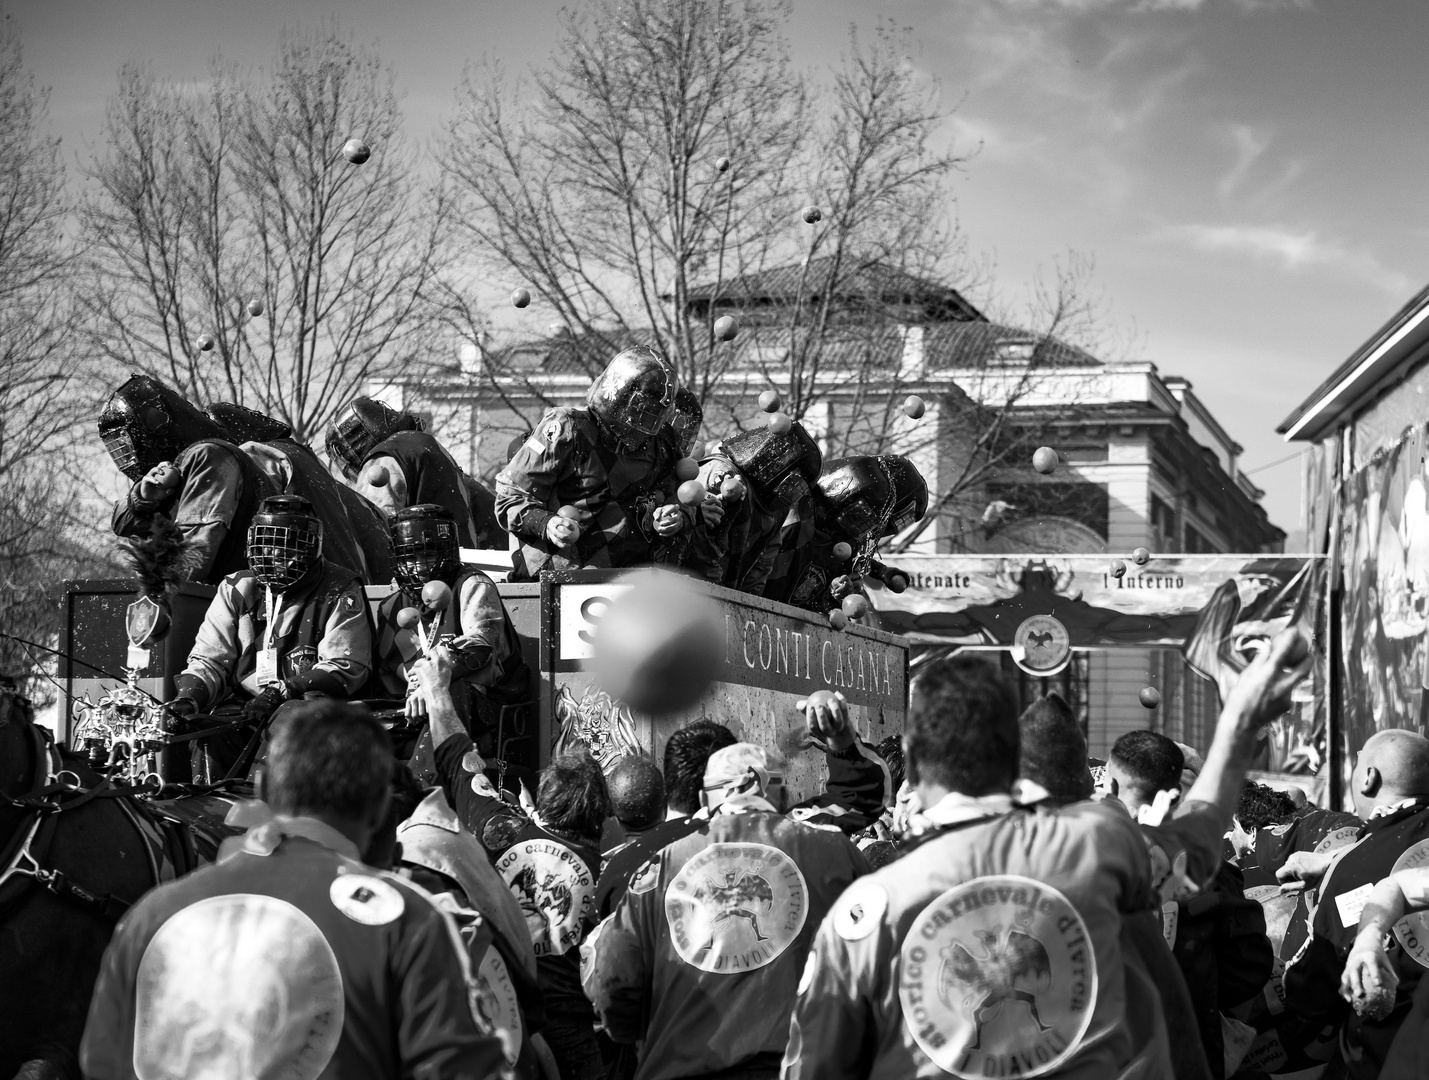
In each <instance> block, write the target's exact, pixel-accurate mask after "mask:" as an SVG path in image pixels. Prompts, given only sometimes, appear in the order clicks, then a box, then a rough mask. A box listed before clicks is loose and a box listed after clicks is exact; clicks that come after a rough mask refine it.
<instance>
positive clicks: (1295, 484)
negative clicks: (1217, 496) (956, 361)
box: [0, 0, 1429, 531]
mask: <svg viewBox="0 0 1429 1080" xmlns="http://www.w3.org/2000/svg"><path fill="white" fill-rule="evenodd" d="M561 7H562V5H561V4H560V3H556V2H551V0H521V2H519V3H518V2H514V0H241V2H237V0H3V7H0V10H4V11H5V12H6V13H7V14H8V15H9V16H11V17H13V18H14V19H15V21H16V22H17V23H18V25H19V28H20V32H21V36H22V41H23V44H24V50H25V61H26V65H27V66H28V67H29V69H30V70H31V71H32V72H33V73H34V75H35V77H36V79H37V80H38V82H39V83H40V84H41V85H42V86H45V87H48V88H49V92H50V122H51V124H52V127H53V129H54V131H55V133H56V134H58V135H59V136H60V137H61V138H62V139H63V145H64V148H65V150H66V154H67V156H68V158H69V160H70V163H71V167H72V168H75V169H76V172H77V171H78V168H77V166H78V162H80V161H81V160H82V159H83V158H84V157H85V156H87V153H88V150H89V148H91V147H93V146H95V145H96V143H97V142H98V141H99V139H100V128H101V124H102V122H103V117H104V108H105V99H106V97H107V96H108V95H109V94H110V93H111V92H112V91H113V89H114V86H115V83H116V77H117V74H118V71H119V68H120V66H121V65H122V64H125V63H130V62H139V63H148V64H150V65H151V66H152V67H153V70H154V71H155V73H156V74H158V75H159V76H161V77H164V78H171V79H176V80H187V79H201V78H203V77H204V75H205V73H206V70H207V68H208V65H209V62H210V60H211V59H212V58H213V57H215V56H216V55H220V54H221V55H222V57H223V58H224V59H225V60H226V61H229V62H232V63H237V64H239V65H254V66H257V65H261V64H263V63H264V62H265V61H267V60H268V59H269V58H270V57H271V55H272V53H273V51H274V46H275V44H276V41H277V38H278V35H279V33H280V31H281V30H282V29H283V28H284V27H285V26H292V25H294V24H300V23H301V24H311V23H315V22H317V21H318V20H319V19H322V18H324V17H327V16H333V15H336V16H338V17H339V19H340V25H341V27H342V28H343V29H344V30H346V31H348V32H350V33H351V34H352V35H353V36H354V37H356V38H357V39H358V40H359V41H362V42H365V43H373V44H376V45H377V47H378V48H379V50H380V52H381V54H382V56H383V58H384V59H385V60H387V61H388V62H389V63H391V64H392V66H393V68H394V71H395V76H396V81H397V85H398V87H399V88H400V89H401V90H402V91H403V92H404V102H403V104H404V108H405V110H406V115H407V118H408V124H409V127H410V131H411V133H412V134H413V135H414V136H416V137H418V138H426V137H429V136H431V135H432V134H434V133H435V132H437V131H438V130H439V129H440V127H441V125H442V123H443V120H444V118H445V117H446V115H447V114H448V113H449V112H450V110H451V107H452V102H453V99H454V90H455V87H456V86H457V84H458V83H459V81H460V79H461V75H462V71H463V68H464V67H465V66H466V65H467V64H468V63H469V62H472V61H476V60H478V59H480V58H481V57H482V56H484V55H490V56H497V57H500V58H501V59H502V60H503V61H504V62H505V63H506V64H507V65H508V66H509V67H511V68H513V69H520V68H522V67H524V66H526V65H529V64H539V63H541V62H542V61H544V60H545V59H546V57H548V56H549V54H550V52H551V50H552V49H553V48H554V46H555V45H556V43H557V41H558V38H559V29H560V10H561ZM792 7H793V12H792V17H791V20H790V34H791V39H792V42H793V47H794V56H795V60H796V62H797V63H799V64H800V65H801V66H806V67H809V68H816V67H820V66H823V65H827V64H829V63H832V62H835V61H836V60H837V58H838V56H839V54H840V52H841V51H842V50H843V48H844V47H845V45H846V42H847V32H848V28H849V26H850V24H852V23H854V22H859V23H862V24H863V25H865V26H866V25H869V24H870V23H871V21H872V20H874V19H877V18H883V19H887V20H890V21H891V22H893V23H895V24H897V25H900V26H904V27H907V28H909V29H910V31H911V36H912V39H913V40H914V41H915V42H916V44H917V47H918V51H917V53H916V55H915V56H914V58H913V59H914V62H915V63H916V64H917V65H918V67H919V68H920V70H921V71H922V72H923V73H924V74H925V75H926V76H927V77H928V78H930V79H936V80H937V82H938V84H939V85H940V86H941V89H942V95H943V102H944V104H945V106H947V107H948V108H949V109H950V110H951V114H950V116H949V119H948V120H947V123H946V127H945V130H944V133H943V134H944V137H946V138H950V139H952V140H953V145H954V146H955V147H956V148H957V149H959V150H960V151H967V152H968V153H969V154H971V159H970V160H969V161H968V162H967V163H966V165H965V167H964V168H963V170H962V171H961V172H960V173H959V174H958V176H957V178H956V179H955V181H954V183H953V188H954V191H955V195H956V204H957V205H956V209H957V214H958V219H959V221H960V224H961V228H962V231H963V233H964V235H965V237H966V239H967V243H968V245H969V248H970V250H971V251H972V252H973V253H974V254H975V255H977V256H979V257H981V258H985V259H987V260H990V261H991V262H992V263H993V264H995V267H996V273H995V278H994V280H995V282H996V283H997V286H998V288H999V289H1000V290H1001V293H1002V295H1004V296H1005V297H1007V298H1008V299H1009V300H1010V301H1011V302H1013V303H1015V301H1016V297H1017V296H1018V295H1019V294H1020V291H1021V290H1023V289H1024V288H1025V285H1026V283H1027V282H1029V281H1031V280H1033V279H1034V278H1035V277H1036V275H1037V274H1038V273H1039V272H1042V273H1046V272H1047V271H1048V270H1050V268H1051V267H1052V266H1053V263H1054V260H1056V259H1057V258H1059V257H1064V256H1065V255H1066V253H1067V252H1069V251H1071V252H1076V253H1077V254H1078V255H1080V256H1084V257H1087V258H1090V259H1093V260H1094V262H1095V278H1094V281H1095V288H1096V290H1097V291H1098V292H1099V294H1100V295H1101V296H1102V297H1103V298H1104V300H1105V305H1106V319H1107V325H1108V327H1109V328H1112V329H1114V330H1115V331H1116V332H1117V333H1116V336H1117V337H1119V338H1121V339H1122V340H1123V341H1130V342H1131V345H1130V347H1129V353H1128V358H1135V359H1145V360H1150V361H1152V362H1153V363H1155V364H1156V365H1157V367H1158V368H1159V369H1160V371H1161V372H1162V373H1163V374H1174V375H1181V376H1185V377H1186V378H1188V379H1190V380H1191V382H1192V383H1193V385H1194V387H1195V392H1196V394H1197V395H1199V396H1200V397H1201V398H1202V400H1204V401H1205V402H1206V403H1207V405H1208V406H1209V407H1210V409H1211V410H1212V412H1213V413H1214V414H1215V416H1216V417H1217V418H1218V419H1219V420H1220V421H1221V423H1222V425H1223V426H1224V427H1225V428H1226V429H1227V431H1229V433H1230V434H1231V436H1232V437H1233V438H1235V439H1236V440H1237V441H1238V442H1240V443H1241V444H1242V445H1243V446H1244V447H1245V453H1244V455H1243V457H1242V467H1243V468H1244V469H1246V470H1248V471H1252V470H1253V474H1252V479H1253V480H1254V481H1255V482H1256V483H1257V484H1259V485H1260V486H1261V487H1263V488H1265V489H1266V491H1267V496H1266V506H1267V509H1268V510H1269V511H1270V514H1271V518H1272V520H1274V521H1275V522H1276V523H1277V524H1279V525H1281V526H1282V527H1283V528H1286V529H1287V530H1291V531H1294V530H1295V529H1296V527H1297V526H1298V522H1299V514H1300V482H1299V468H1298V463H1297V461H1295V460H1293V459H1292V460H1290V461H1282V460H1281V459H1284V458H1286V457H1287V456H1289V455H1293V454H1295V452H1296V451H1297V449H1298V447H1297V446H1296V445H1295V444H1289V445H1287V444H1285V443H1284V442H1282V441H1281V440H1280V438H1279V436H1277V435H1276V434H1275V427H1276V425H1277V424H1278V423H1279V422H1280V421H1281V420H1282V419H1284V417H1285V416H1286V415H1287V414H1288V413H1289V412H1290V411H1291V410H1292V409H1293V408H1294V407H1295V406H1296V405H1297V404H1298V403H1299V402H1300V401H1301V400H1302V399H1303V398H1304V397H1305V396H1306V395H1307V394H1308V393H1310V392H1311V391H1312V390H1313V389H1314V388H1315V387H1316V386H1317V385H1319V383H1320V382H1321V381H1322V380H1323V379H1324V378H1325V377H1326V376H1327V375H1328V374H1329V373H1330V372H1331V371H1332V370H1333V369H1334V368H1335V367H1337V366H1338V365H1339V364H1340V363H1341V362H1342V361H1344V359H1345V358H1346V357H1348V356H1349V355H1350V354H1351V353H1352V352H1353V351H1354V350H1355V349H1356V348H1357V347H1358V346H1359V345H1360V344H1361V343H1362V342H1364V341H1365V340H1366V339H1367V338H1369V337H1370V336H1371V335H1372V334H1373V333H1374V331H1375V330H1376V329H1377V328H1378V327H1379V326H1380V325H1381V324H1383V323H1384V321H1385V320H1386V319H1387V318H1388V317H1389V316H1391V315H1392V314H1393V313H1394V312H1395V311H1397V310H1398V309H1399V308H1400V307H1401V306H1402V305H1403V304H1404V303H1405V302H1406V301H1407V300H1408V299H1409V298H1410V296H1411V295H1413V293H1415V292H1416V291H1417V290H1418V289H1419V288H1421V287H1422V286H1423V285H1424V284H1425V283H1426V282H1429V244H1426V240H1429V222H1426V213H1425V198H1424V196H1425V186H1426V178H1429V137H1426V135H1429V132H1426V127H1429V109H1425V108H1424V105H1425V104H1426V102H1429V65H1425V64H1424V63H1423V59H1422V43H1423V42H1424V41H1426V40H1429V4H1426V3H1424V0H885V2H878V0H793V5H792ZM1277 462H1278V464H1277Z"/></svg>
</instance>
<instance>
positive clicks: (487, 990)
mask: <svg viewBox="0 0 1429 1080" xmlns="http://www.w3.org/2000/svg"><path fill="white" fill-rule="evenodd" d="M396 837H397V841H398V842H399V843H400V845H401V848H400V851H401V856H402V861H401V865H400V867H399V869H398V873H400V874H402V875H403V876H404V877H406V878H409V879H410V880H411V881H412V882H413V883H414V884H416V885H419V886H421V887H422V888H424V889H426V890H427V891H428V892H430V893H432V894H433V895H434V896H435V897H436V898H437V901H438V903H440V904H441V905H442V906H443V907H444V908H445V909H446V910H447V911H449V912H450V913H451V915H452V917H453V918H454V919H455V920H456V923H457V927H458V928H459V929H460V931H461V936H462V940H463V941H464V942H465V943H466V946H467V951H468V954H469V955H470V957H471V969H472V971H473V972H474V973H475V975H476V982H477V986H478V988H479V990H480V991H481V993H480V996H479V998H478V1001H477V1008H478V1010H479V1011H480V1013H481V1014H482V1015H483V1016H484V1017H486V1019H487V1020H488V1021H489V1022H490V1023H491V1026H492V1027H493V1028H494V1029H495V1030H496V1033H497V1035H498V1036H499V1037H500V1039H501V1044H502V1046H503V1047H504V1048H505V1050H506V1059H507V1061H509V1062H510V1063H511V1064H512V1065H513V1066H514V1067H515V1068H516V1070H517V1073H518V1075H519V1076H521V1077H522V1078H523V1080H541V1076H542V1071H541V1062H542V1061H544V1060H546V1059H547V1058H548V1056H549V1054H550V1050H549V1049H548V1048H547V1047H546V1045H545V1041H544V1039H542V1038H541V1036H540V1031H541V1028H542V1027H543V1026H544V1025H545V1019H546V1016H545V1002H544V999H543V996H542V993H541V988H540V985H539V983H538V981H537V976H536V951H535V949H534V948H533V946H532V944H531V933H530V931H529V930H528V929H527V928H526V919H525V916H524V914H523V913H522V911H521V907H520V905H519V904H518V903H517V902H516V898H515V897H514V896H512V894H511V891H510V890H509V889H508V888H507V887H506V882H505V881H503V880H502V878H501V875H500V874H498V873H497V872H496V868H495V867H493V866H492V865H491V862H490V861H489V860H488V859H487V857H486V852H485V851H484V850H483V849H482V846H481V844H480V843H478V842H477V840H476V838H475V837H474V836H472V835H471V834H470V833H469V832H467V831H466V830H465V829H464V828H462V825H461V822H460V821H458V820H457V816H456V812H455V811H454V810H452V808H451V805H450V804H449V803H448V802H447V800H446V797H445V796H444V795H443V794H442V792H441V790H440V789H433V790H432V791H431V792H429V793H428V794H427V795H426V797H425V798H423V799H422V800H421V801H420V805H418V806H416V807H415V808H414V810H413V812H412V813H411V814H410V815H403V821H402V824H401V825H400V826H399V827H398V829H397V832H396Z"/></svg>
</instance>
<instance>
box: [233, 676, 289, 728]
mask: <svg viewBox="0 0 1429 1080" xmlns="http://www.w3.org/2000/svg"><path fill="white" fill-rule="evenodd" d="M287 699H288V695H287V692H286V691H285V690H284V689H283V687H282V686H281V685H279V686H267V687H264V688H263V692H262V693H261V694H259V695H258V696H257V697H255V698H254V699H253V700H252V701H250V702H249V703H248V704H247V705H245V706H243V719H245V720H247V721H249V722H250V723H255V724H261V723H262V722H263V721H265V720H267V719H268V717H270V716H272V715H273V713H274V712H275V711H276V710H277V708H278V706H279V705H281V704H283V702H284V701H286V700H287Z"/></svg>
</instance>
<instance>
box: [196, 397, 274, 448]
mask: <svg viewBox="0 0 1429 1080" xmlns="http://www.w3.org/2000/svg"><path fill="white" fill-rule="evenodd" d="M204 414H205V415H206V416H207V417H208V418H209V419H210V420H212V421H213V422H214V423H215V424H217V425H218V426H219V427H221V428H223V430H224V431H226V432H228V439H229V441H230V442H236V443H246V442H272V441H273V440H274V439H291V438H292V437H293V429H292V428H290V427H289V426H288V425H287V424H285V423H283V421H281V420H275V419H273V417H271V416H269V415H268V414H267V413H261V412H259V411H258V410H257V409H250V408H248V407H247V406H246V405H235V404H234V403H233V402H231V401H215V402H214V403H213V404H212V405H210V406H209V407H208V408H207V409H205V410H204Z"/></svg>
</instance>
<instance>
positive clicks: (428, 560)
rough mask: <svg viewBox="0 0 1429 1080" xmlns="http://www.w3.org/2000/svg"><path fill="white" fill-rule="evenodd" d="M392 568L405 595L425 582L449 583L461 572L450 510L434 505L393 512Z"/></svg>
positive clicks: (423, 505) (427, 504) (459, 556)
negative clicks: (404, 590) (405, 591)
mask: <svg viewBox="0 0 1429 1080" xmlns="http://www.w3.org/2000/svg"><path fill="white" fill-rule="evenodd" d="M392 569H393V573H394V574H395V575H396V578H397V584H398V585H400V586H402V588H404V589H406V590H407V591H408V592H416V591H418V590H420V589H421V588H422V586H423V585H425V584H426V583H427V582H429V581H445V582H446V583H447V584H448V585H451V584H453V583H454V582H455V581H456V577H457V574H458V573H459V572H460V570H461V546H460V545H459V544H458V542H457V528H456V519H455V518H454V517H452V513H451V511H450V510H448V509H447V508H446V507H445V506H439V505H437V504H436V503H418V504H417V505H416V506H409V507H407V508H406V509H405V510H399V511H397V513H396V514H394V515H393V516H392Z"/></svg>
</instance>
